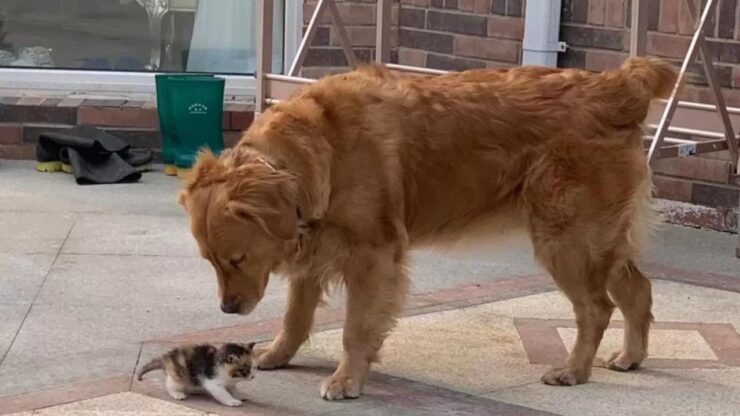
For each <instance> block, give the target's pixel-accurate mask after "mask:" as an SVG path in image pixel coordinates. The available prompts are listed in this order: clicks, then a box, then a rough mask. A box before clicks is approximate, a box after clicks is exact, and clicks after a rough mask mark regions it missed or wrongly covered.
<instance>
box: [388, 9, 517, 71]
mask: <svg viewBox="0 0 740 416" xmlns="http://www.w3.org/2000/svg"><path fill="white" fill-rule="evenodd" d="M400 3H401V9H400V12H399V26H400V31H399V46H400V48H399V52H398V57H399V63H401V64H405V65H413V66H425V67H429V68H436V69H444V70H464V69H470V68H486V67H500V66H512V65H517V64H519V63H520V62H521V50H522V38H523V36H524V19H523V15H524V2H523V0H401V2H400Z"/></svg>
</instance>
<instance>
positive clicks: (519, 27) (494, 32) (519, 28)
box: [488, 16, 524, 41]
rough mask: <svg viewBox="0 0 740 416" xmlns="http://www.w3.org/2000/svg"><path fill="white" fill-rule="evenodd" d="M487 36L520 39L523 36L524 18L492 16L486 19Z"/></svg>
mask: <svg viewBox="0 0 740 416" xmlns="http://www.w3.org/2000/svg"><path fill="white" fill-rule="evenodd" d="M488 37H490V38H503V39H513V40H519V41H521V40H522V39H523V38H524V19H521V18H518V17H500V16H492V17H490V18H489V19H488Z"/></svg>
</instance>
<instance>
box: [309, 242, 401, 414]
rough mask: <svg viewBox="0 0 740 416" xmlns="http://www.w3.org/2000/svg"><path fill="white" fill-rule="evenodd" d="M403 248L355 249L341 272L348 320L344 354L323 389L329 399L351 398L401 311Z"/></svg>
mask: <svg viewBox="0 0 740 416" xmlns="http://www.w3.org/2000/svg"><path fill="white" fill-rule="evenodd" d="M404 251H405V250H404V249H403V248H401V247H398V248H394V247H366V248H357V249H355V250H353V252H354V253H353V255H352V257H351V258H350V259H349V261H348V265H347V269H346V271H345V283H346V286H347V318H346V321H345V324H344V333H343V339H342V343H343V346H344V352H343V354H342V359H341V361H340V363H339V366H338V367H337V369H336V371H335V372H334V374H332V375H331V376H330V377H329V378H327V379H326V380H325V381H324V383H323V384H322V386H321V396H322V397H323V398H324V399H327V400H340V399H348V398H355V397H358V396H359V395H360V393H361V392H362V386H363V384H364V382H365V379H366V378H367V373H368V371H369V370H370V364H371V363H372V362H374V361H376V360H377V356H378V351H379V350H380V347H381V346H382V345H383V341H384V340H385V338H386V336H387V335H388V333H389V332H390V331H391V329H392V328H393V326H394V325H395V322H396V317H397V316H398V314H399V313H400V312H401V310H402V308H403V300H404V298H405V296H406V290H407V287H408V279H407V276H406V270H405V265H404V260H405V252H404Z"/></svg>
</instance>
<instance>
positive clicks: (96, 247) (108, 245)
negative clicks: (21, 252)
mask: <svg viewBox="0 0 740 416" xmlns="http://www.w3.org/2000/svg"><path fill="white" fill-rule="evenodd" d="M63 253H65V254H69V253H75V254H102V255H105V254H130V255H158V256H176V257H184V256H198V249H197V245H196V243H195V240H194V239H193V237H192V236H191V234H190V231H189V228H188V222H187V219H186V218H185V217H180V216H177V217H175V216H173V217H158V216H151V215H107V214H85V215H82V216H81V218H80V219H79V220H78V222H77V225H76V226H75V228H74V230H72V233H70V235H69V238H68V239H67V242H66V244H65V245H64V250H63Z"/></svg>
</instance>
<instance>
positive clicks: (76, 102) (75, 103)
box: [57, 97, 85, 107]
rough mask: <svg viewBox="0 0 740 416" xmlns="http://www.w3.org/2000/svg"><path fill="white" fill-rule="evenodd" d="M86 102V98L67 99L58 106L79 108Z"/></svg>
mask: <svg viewBox="0 0 740 416" xmlns="http://www.w3.org/2000/svg"><path fill="white" fill-rule="evenodd" d="M84 101H85V99H84V98H79V97H67V98H63V99H62V101H60V102H59V104H57V107H79V106H80V105H81V104H82V103H83V102H84Z"/></svg>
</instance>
